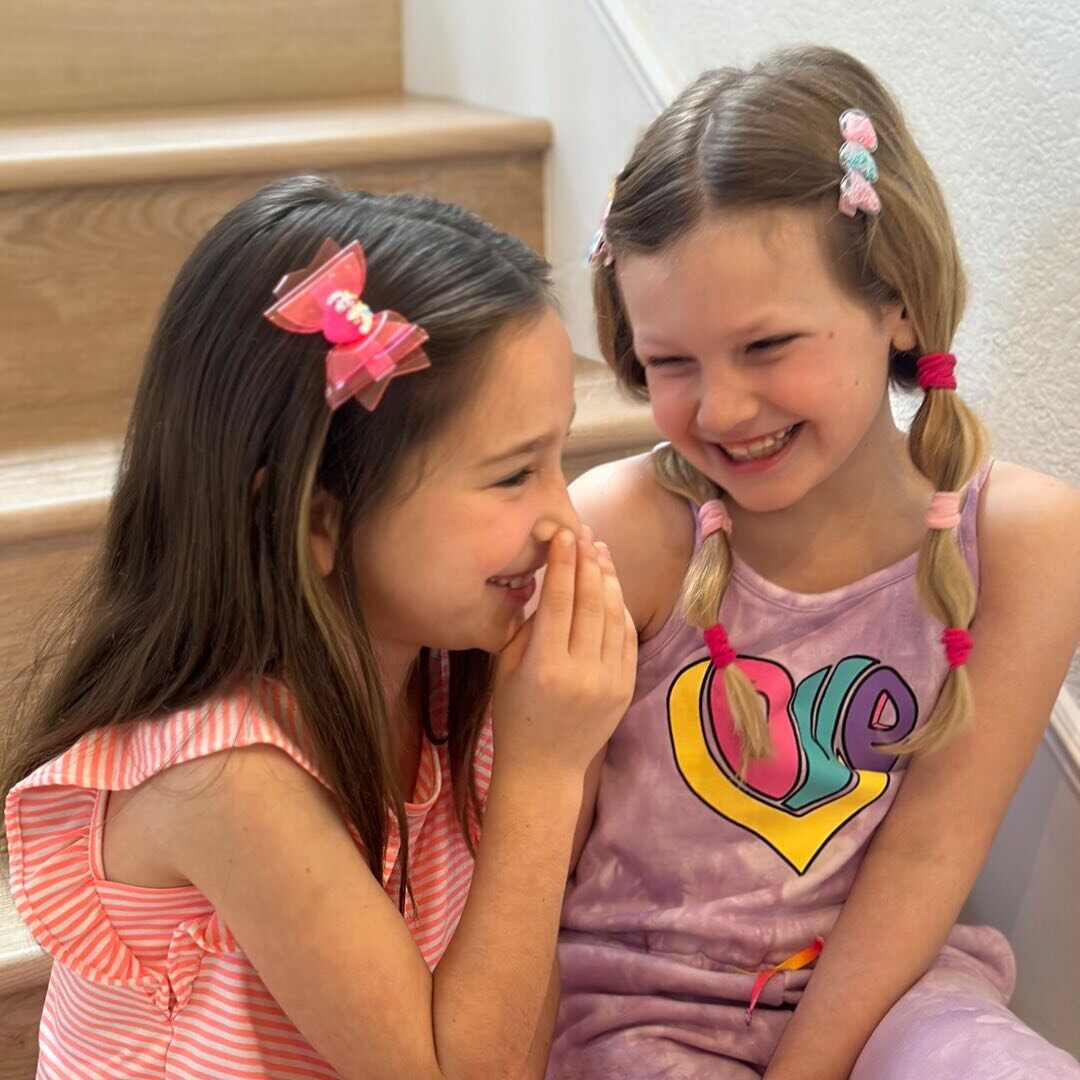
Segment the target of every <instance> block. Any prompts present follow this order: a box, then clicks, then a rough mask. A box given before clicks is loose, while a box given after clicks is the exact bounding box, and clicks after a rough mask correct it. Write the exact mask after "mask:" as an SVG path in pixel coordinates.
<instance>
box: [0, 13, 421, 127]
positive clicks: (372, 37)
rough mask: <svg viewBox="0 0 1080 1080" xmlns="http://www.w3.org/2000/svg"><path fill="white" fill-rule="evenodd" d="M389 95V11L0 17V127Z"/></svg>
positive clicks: (394, 86) (393, 58) (395, 80)
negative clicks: (47, 118)
mask: <svg viewBox="0 0 1080 1080" xmlns="http://www.w3.org/2000/svg"><path fill="white" fill-rule="evenodd" d="M400 89H401V3H400V0H304V3H302V4H298V3H296V2H295V0H228V3H221V2H220V0H78V2H77V3H74V2H73V0H4V3H3V4H2V5H0V116H2V115H14V114H26V113H35V112H47V111H53V110H67V109H79V110H83V109H103V108H125V107H133V106H139V107H141V106H153V105H174V104H187V105H192V104H197V103H200V102H206V103H211V102H229V101H285V100H289V99H293V98H297V97H332V96H335V95H344V94H373V93H392V92H394V91H396V90H400Z"/></svg>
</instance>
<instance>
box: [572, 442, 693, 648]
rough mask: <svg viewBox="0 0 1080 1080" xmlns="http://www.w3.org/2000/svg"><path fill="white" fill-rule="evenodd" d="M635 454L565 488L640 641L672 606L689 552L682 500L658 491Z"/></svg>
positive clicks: (643, 458) (688, 518)
mask: <svg viewBox="0 0 1080 1080" xmlns="http://www.w3.org/2000/svg"><path fill="white" fill-rule="evenodd" d="M648 459H649V455H648V454H639V455H637V456H635V457H630V458H623V459H622V460H620V461H612V462H608V463H606V464H604V465H599V466H597V467H596V468H594V469H590V470H589V471H588V472H587V473H585V474H584V475H583V476H580V477H579V478H578V479H577V480H575V481H574V482H573V483H572V484H571V485H570V495H571V497H572V498H573V501H574V506H575V508H576V509H577V512H578V514H579V515H580V517H581V520H582V521H583V522H584V523H585V524H586V525H588V526H589V527H590V528H591V529H592V530H593V532H594V533H595V534H596V538H597V539H598V540H603V541H604V542H605V543H606V544H607V545H608V547H609V548H611V557H612V559H613V561H614V563H615V569H616V570H617V571H618V574H619V581H620V582H621V584H622V587H623V594H624V597H625V599H626V606H627V608H628V609H629V611H630V614H631V615H632V616H633V619H634V624H635V625H636V626H637V628H638V631H639V632H640V633H641V634H642V636H643V637H649V636H651V635H652V634H653V633H655V632H656V631H657V630H659V629H660V627H661V626H662V625H663V624H664V622H665V621H666V620H667V618H668V616H669V615H670V614H671V611H672V609H673V608H674V606H675V601H676V599H677V598H678V595H679V588H680V586H681V585H682V579H683V575H684V574H685V572H686V566H687V563H688V562H689V560H690V556H691V555H692V554H693V550H694V519H693V515H692V513H691V510H690V507H689V506H688V504H687V503H686V501H685V500H683V499H681V498H679V497H677V496H675V495H673V494H672V493H671V492H669V491H666V490H665V489H664V488H662V487H661V486H660V485H659V484H658V483H657V482H656V480H655V478H654V477H653V474H652V470H651V469H650V468H649V461H648Z"/></svg>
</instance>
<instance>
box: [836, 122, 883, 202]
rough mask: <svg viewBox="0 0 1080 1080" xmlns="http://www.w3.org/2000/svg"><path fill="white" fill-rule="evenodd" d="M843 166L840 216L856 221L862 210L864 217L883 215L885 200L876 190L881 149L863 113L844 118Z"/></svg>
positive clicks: (841, 162) (842, 126) (841, 130)
mask: <svg viewBox="0 0 1080 1080" xmlns="http://www.w3.org/2000/svg"><path fill="white" fill-rule="evenodd" d="M840 134H841V135H842V136H843V139H844V141H843V144H842V145H841V147H840V164H841V166H842V167H843V169H844V178H843V179H842V180H841V181H840V200H839V203H838V206H839V208H840V213H842V214H847V216H848V217H854V216H855V215H856V214H857V213H858V212H859V211H860V210H861V211H862V212H863V213H864V214H880V213H881V199H880V198H879V197H878V193H877V192H876V191H875V190H874V181H875V180H877V178H878V169H877V164H876V163H875V161H874V151H875V150H876V149H877V147H878V138H877V132H876V131H875V130H874V125H873V124H872V123H871V121H870V117H869V116H867V115H866V113H864V112H863V111H862V110H861V109H845V110H844V112H842V113H841V114H840Z"/></svg>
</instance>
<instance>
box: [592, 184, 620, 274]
mask: <svg viewBox="0 0 1080 1080" xmlns="http://www.w3.org/2000/svg"><path fill="white" fill-rule="evenodd" d="M614 198H615V185H614V184H612V185H611V187H610V188H609V189H608V200H607V206H605V207H604V212H603V214H601V215H600V228H598V229H597V230H596V232H595V233H594V234H593V238H592V243H591V244H590V245H589V253H588V262H589V265H590V266H593V267H596V266H601V265H603V266H610V265H611V264H612V263H613V262H614V261H615V252H613V251H612V250H611V245H610V244H609V243H608V238H607V219H608V214H610V213H611V203H612V201H613V200H614Z"/></svg>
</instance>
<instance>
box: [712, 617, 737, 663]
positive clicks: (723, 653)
mask: <svg viewBox="0 0 1080 1080" xmlns="http://www.w3.org/2000/svg"><path fill="white" fill-rule="evenodd" d="M705 644H706V645H708V647H709V655H710V656H711V657H712V662H713V663H714V664H715V665H716V668H717V670H718V671H722V670H723V669H724V668H726V667H727V666H728V665H729V664H734V663H735V650H734V649H733V648H732V647H731V643H730V642H729V641H728V637H727V631H726V630H725V629H724V628H723V626H722V625H721V624H720V623H714V624H713V625H712V626H710V627H709V629H708V630H706V631H705Z"/></svg>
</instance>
